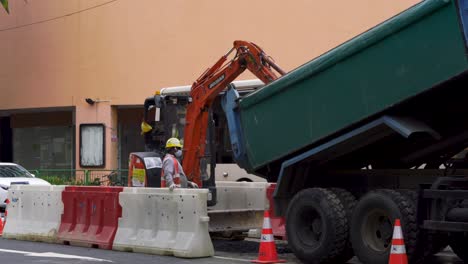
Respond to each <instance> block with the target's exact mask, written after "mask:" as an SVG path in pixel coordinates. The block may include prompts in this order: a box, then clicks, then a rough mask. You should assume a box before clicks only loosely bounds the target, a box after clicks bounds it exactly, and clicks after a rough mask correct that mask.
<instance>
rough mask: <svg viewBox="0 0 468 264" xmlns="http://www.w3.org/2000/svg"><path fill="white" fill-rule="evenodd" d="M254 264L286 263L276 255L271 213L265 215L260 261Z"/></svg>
mask: <svg viewBox="0 0 468 264" xmlns="http://www.w3.org/2000/svg"><path fill="white" fill-rule="evenodd" d="M252 262H254V263H281V262H286V260H284V259H278V254H277V253H276V245H275V238H274V237H273V229H272V228H271V222H270V212H269V211H268V210H265V213H264V215H263V228H262V236H261V240H260V250H259V252H258V259H256V260H252Z"/></svg>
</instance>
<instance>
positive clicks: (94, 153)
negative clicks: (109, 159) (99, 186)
mask: <svg viewBox="0 0 468 264" xmlns="http://www.w3.org/2000/svg"><path fill="white" fill-rule="evenodd" d="M104 139H105V126H104V124H81V125H80V166H81V167H104V165H105V162H104V161H105V140H104Z"/></svg>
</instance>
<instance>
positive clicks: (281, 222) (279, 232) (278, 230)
mask: <svg viewBox="0 0 468 264" xmlns="http://www.w3.org/2000/svg"><path fill="white" fill-rule="evenodd" d="M275 188H276V183H270V186H269V187H268V189H267V197H268V201H269V202H270V210H268V211H269V212H270V221H271V227H272V229H273V235H274V236H275V237H276V238H280V239H282V240H287V237H286V226H285V225H286V220H285V218H284V217H278V216H274V215H275V214H274V208H275V204H274V201H273V193H274V192H275Z"/></svg>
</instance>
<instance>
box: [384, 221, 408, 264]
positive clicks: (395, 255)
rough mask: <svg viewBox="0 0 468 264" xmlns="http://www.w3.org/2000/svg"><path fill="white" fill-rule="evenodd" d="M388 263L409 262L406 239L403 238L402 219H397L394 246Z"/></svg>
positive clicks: (406, 263) (404, 263)
mask: <svg viewBox="0 0 468 264" xmlns="http://www.w3.org/2000/svg"><path fill="white" fill-rule="evenodd" d="M388 264H408V257H407V256H406V249H405V241H404V240H403V232H402V231H401V224H400V219H396V220H395V227H394V228H393V238H392V248H391V251H390V258H389V259H388Z"/></svg>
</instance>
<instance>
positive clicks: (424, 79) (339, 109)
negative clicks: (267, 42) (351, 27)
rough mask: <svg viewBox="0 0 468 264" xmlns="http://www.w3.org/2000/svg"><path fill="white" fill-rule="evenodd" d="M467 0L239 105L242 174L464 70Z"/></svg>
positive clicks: (386, 31)
mask: <svg viewBox="0 0 468 264" xmlns="http://www.w3.org/2000/svg"><path fill="white" fill-rule="evenodd" d="M459 5H461V7H460V9H461V10H463V9H464V8H465V6H466V4H465V1H444V0H427V1H424V2H421V3H420V4H417V5H415V6H413V7H412V8H410V9H408V10H406V11H405V12H403V13H401V14H399V15H397V16H395V17H393V18H391V19H389V20H387V21H386V22H384V23H382V24H380V25H378V26H376V27H374V28H372V29H371V30H369V31H367V32H365V33H363V34H361V35H359V36H357V37H355V38H353V39H351V40H350V41H348V42H346V43H344V44H342V45H340V46H338V47H337V48H335V49H333V50H331V51H329V52H327V53H325V54H323V55H322V56H320V57H318V58H316V59H314V60H312V61H310V62H308V63H306V64H304V65H303V66H301V67H299V68H297V69H295V70H294V71H292V72H290V73H288V74H287V75H285V76H283V77H282V78H280V79H279V80H277V81H275V82H273V83H271V84H269V85H267V86H265V87H264V88H263V89H261V90H259V91H257V92H255V93H252V94H250V95H249V96H247V97H244V98H242V99H241V100H240V102H239V105H238V111H239V114H240V119H241V128H242V132H243V134H244V141H245V142H244V144H245V148H246V152H247V159H248V166H247V168H246V169H247V170H248V171H256V170H258V169H260V168H262V167H265V166H266V165H268V164H270V163H271V162H274V161H278V160H281V159H284V157H286V156H288V155H289V156H290V155H292V154H295V153H298V151H300V150H304V149H305V148H307V147H311V146H314V144H316V143H317V142H319V141H320V140H323V139H324V138H327V137H329V136H330V135H333V134H337V133H338V134H339V131H342V130H344V129H346V128H349V127H352V126H353V125H355V124H357V123H359V122H360V121H362V120H364V119H366V118H369V117H371V116H376V115H379V113H382V112H383V111H384V110H386V109H388V108H390V107H392V106H393V105H395V104H397V103H399V102H401V101H403V100H405V99H408V98H410V97H413V96H416V95H418V94H420V93H422V92H424V91H426V90H429V89H431V88H432V87H434V86H435V85H436V84H439V83H441V82H444V81H445V80H448V79H450V78H453V77H454V76H457V75H459V74H461V73H463V72H465V71H467V70H468V62H467V57H466V44H465V34H466V33H465V32H464V28H463V26H462V25H463V24H464V23H468V22H465V21H464V19H466V21H468V19H467V18H464V11H461V12H460V14H461V15H459Z"/></svg>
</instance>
